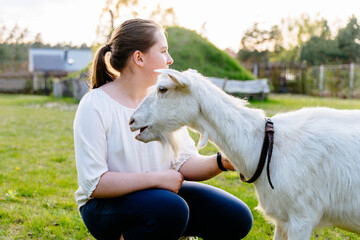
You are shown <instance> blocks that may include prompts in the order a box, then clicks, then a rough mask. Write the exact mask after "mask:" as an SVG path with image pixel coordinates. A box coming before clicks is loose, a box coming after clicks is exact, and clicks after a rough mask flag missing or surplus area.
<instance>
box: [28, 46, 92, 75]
mask: <svg viewBox="0 0 360 240" xmlns="http://www.w3.org/2000/svg"><path fill="white" fill-rule="evenodd" d="M91 60H92V56H91V50H86V49H36V48H32V49H30V50H29V72H49V71H62V72H75V71H79V70H81V69H83V68H85V67H86V66H87V65H88V64H89V63H90V62H91Z"/></svg>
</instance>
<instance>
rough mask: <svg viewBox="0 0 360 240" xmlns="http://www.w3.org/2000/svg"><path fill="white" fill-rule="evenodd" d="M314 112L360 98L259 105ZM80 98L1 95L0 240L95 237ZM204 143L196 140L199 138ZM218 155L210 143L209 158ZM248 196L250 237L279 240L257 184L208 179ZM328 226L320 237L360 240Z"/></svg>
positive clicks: (291, 99)
mask: <svg viewBox="0 0 360 240" xmlns="http://www.w3.org/2000/svg"><path fill="white" fill-rule="evenodd" d="M304 106H306V107H309V106H330V107H335V108H348V109H350V108H352V109H360V101H359V100H345V99H330V98H326V99H321V98H314V97H304V96H290V95H271V96H270V97H269V99H268V100H267V101H256V102H255V101H254V102H251V104H250V105H249V107H254V108H262V109H264V110H266V112H267V113H268V115H269V116H272V115H274V114H276V113H278V112H284V111H289V110H295V109H300V108H302V107H304ZM76 107H77V105H76V102H74V101H73V100H72V99H61V100H59V99H54V98H51V97H47V96H30V95H4V94H0V124H1V125H0V126H1V127H0V239H93V238H92V237H91V236H90V234H88V233H87V230H86V228H85V226H84V224H83V222H82V220H81V217H80V215H79V213H78V211H77V206H76V204H75V201H74V192H75V190H76V189H77V182H76V169H75V159H74V149H73V139H72V121H73V118H74V115H75V111H76ZM192 136H193V137H194V138H197V135H196V134H192ZM216 151H217V150H216V149H215V148H214V147H213V146H212V145H211V144H208V146H207V147H206V148H204V149H203V150H201V153H203V154H206V155H207V154H213V153H215V152H216ZM206 183H207V184H210V185H214V186H217V187H220V188H222V189H225V190H226V191H228V192H230V193H232V194H234V195H236V196H238V197H239V198H241V199H242V200H243V201H244V202H245V203H246V204H248V206H249V207H250V209H251V210H252V212H253V215H254V227H253V229H252V230H251V232H250V234H249V235H248V236H247V237H246V239H257V240H258V239H271V238H272V235H273V230H274V227H273V225H272V224H270V223H269V222H267V221H266V220H264V218H263V216H262V215H261V214H260V213H258V212H257V211H256V210H255V207H256V206H257V199H256V196H255V191H254V187H253V185H251V184H244V183H241V182H240V180H239V177H238V174H236V173H234V172H226V173H222V174H220V175H219V176H217V177H216V178H214V179H212V180H209V181H206ZM358 238H359V236H358V235H354V234H350V233H347V232H344V231H341V230H339V229H337V228H326V229H323V230H319V231H316V232H315V233H314V234H313V237H312V239H358Z"/></svg>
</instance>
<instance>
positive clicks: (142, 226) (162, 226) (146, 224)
mask: <svg viewBox="0 0 360 240" xmlns="http://www.w3.org/2000/svg"><path fill="white" fill-rule="evenodd" d="M149 193H150V194H149V195H148V196H147V197H146V199H147V204H148V206H149V208H148V210H146V211H144V212H142V217H141V218H142V219H140V222H139V223H138V224H136V225H134V226H133V227H132V228H129V229H128V231H125V232H124V237H125V239H127V236H129V239H159V240H160V239H178V238H179V237H180V236H181V235H182V233H183V232H184V231H185V229H186V226H187V223H188V220H189V207H188V205H187V203H186V202H185V201H184V199H182V198H181V197H180V196H178V195H177V194H175V193H172V192H169V191H167V190H162V189H158V190H153V191H151V192H149ZM140 234H141V235H142V236H141V237H140V236H139V235H140Z"/></svg>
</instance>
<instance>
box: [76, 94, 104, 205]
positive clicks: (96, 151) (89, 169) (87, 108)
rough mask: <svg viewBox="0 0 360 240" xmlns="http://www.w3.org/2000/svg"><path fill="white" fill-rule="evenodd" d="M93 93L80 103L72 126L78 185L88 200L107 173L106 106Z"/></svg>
mask: <svg viewBox="0 0 360 240" xmlns="http://www.w3.org/2000/svg"><path fill="white" fill-rule="evenodd" d="M90 94H91V93H88V94H87V95H85V96H84V97H83V99H82V100H81V102H80V104H79V107H78V109H77V112H76V116H75V119H74V126H73V127H74V145H75V158H76V169H77V173H78V184H79V187H81V188H82V190H83V192H84V193H85V195H86V197H88V198H90V196H91V194H92V192H93V191H94V190H95V188H96V186H97V184H98V182H99V180H100V177H101V175H102V174H104V173H105V172H107V171H108V165H107V161H106V159H107V156H106V155H107V142H106V131H107V125H108V124H107V121H106V116H107V114H106V111H105V110H104V109H105V108H106V107H105V106H99V101H95V100H96V99H94V96H89V95H90Z"/></svg>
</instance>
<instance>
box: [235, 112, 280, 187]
mask: <svg viewBox="0 0 360 240" xmlns="http://www.w3.org/2000/svg"><path fill="white" fill-rule="evenodd" d="M274 132H275V131H274V123H273V122H272V121H271V119H270V118H266V123H265V137H264V143H263V146H262V149H261V155H260V159H259V164H258V166H257V169H256V171H255V173H254V175H253V176H252V177H251V178H250V179H248V180H246V178H245V176H244V175H243V174H241V173H240V179H241V181H243V182H247V183H253V182H255V181H256V180H257V179H258V178H259V176H260V175H261V172H262V170H263V169H264V166H265V162H266V156H267V155H268V163H267V167H266V170H267V178H268V181H269V184H270V187H271V188H272V189H274V186H273V184H272V182H271V179H270V169H269V165H270V160H271V154H272V149H273V144H274Z"/></svg>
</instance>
